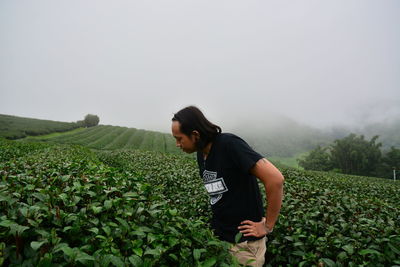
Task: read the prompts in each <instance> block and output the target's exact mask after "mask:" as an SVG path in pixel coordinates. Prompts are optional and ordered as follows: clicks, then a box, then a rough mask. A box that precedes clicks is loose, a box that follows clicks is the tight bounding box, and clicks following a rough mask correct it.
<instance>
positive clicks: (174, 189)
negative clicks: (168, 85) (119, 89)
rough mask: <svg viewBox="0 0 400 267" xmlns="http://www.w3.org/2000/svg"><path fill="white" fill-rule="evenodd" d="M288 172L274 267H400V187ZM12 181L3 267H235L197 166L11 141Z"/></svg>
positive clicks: (146, 154)
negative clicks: (212, 221)
mask: <svg viewBox="0 0 400 267" xmlns="http://www.w3.org/2000/svg"><path fill="white" fill-rule="evenodd" d="M101 128H103V130H104V129H107V126H102V127H101ZM101 128H100V129H101ZM100 129H99V130H100ZM88 130H91V131H94V130H93V129H88ZM137 131H139V130H137ZM118 132H120V133H119V136H121V138H126V136H125V137H123V136H124V135H128V134H127V133H126V132H127V130H126V129H123V128H122V129H118V128H114V129H113V131H110V134H112V133H114V134H117V133H118ZM76 134H78V133H76ZM79 134H83V133H79ZM89 136H90V135H87V136H86V137H85V138H88V137H89ZM129 136H130V138H127V139H129V140H130V141H133V140H132V139H133V138H132V136H135V134H134V133H133V132H132V133H130V134H129ZM88 140H89V139H88ZM142 140H145V138H143V139H142ZM152 140H153V141H152V143H153V145H154V143H155V142H156V141H155V140H157V139H155V138H152ZM160 140H161V139H160ZM92 142H94V141H92ZM113 142H115V143H117V142H119V141H118V139H115V140H114V141H113ZM113 142H112V143H108V145H109V147H112V146H113V145H112V144H113ZM160 142H161V141H160ZM143 143H144V145H143V146H147V145H149V144H150V142H147V141H146V142H143ZM114 145H115V146H117V145H116V144H114ZM281 171H282V173H283V174H284V176H285V197H284V203H283V207H282V211H281V216H280V218H279V221H278V222H277V225H276V227H275V229H274V232H273V233H272V234H271V235H269V236H268V239H269V240H268V243H267V255H266V257H267V264H266V266H397V265H400V260H399V259H400V217H399V216H400V205H399V203H400V184H399V183H398V182H393V181H390V180H385V179H376V178H367V177H357V176H346V175H339V174H332V173H325V172H309V171H301V170H293V169H289V168H287V169H285V168H282V169H281ZM0 178H1V180H0V206H1V209H0V265H1V264H3V265H5V266H21V265H24V266H57V265H58V266H235V263H234V262H233V260H232V259H231V258H230V256H229V254H228V252H227V248H228V247H229V244H228V243H226V242H222V241H218V240H217V239H216V238H215V237H214V236H213V234H212V232H211V231H210V230H209V228H208V220H209V218H210V208H209V204H208V196H207V194H206V192H205V189H204V187H203V185H202V181H201V179H200V177H199V174H198V170H197V166H196V163H195V161H194V159H192V158H189V157H183V156H181V155H176V154H175V155H174V154H167V153H161V152H156V151H153V152H150V151H142V150H115V151H111V150H98V151H90V150H88V149H87V148H85V147H82V146H79V145H63V144H52V143H39V142H32V143H31V142H15V141H6V140H2V139H0Z"/></svg>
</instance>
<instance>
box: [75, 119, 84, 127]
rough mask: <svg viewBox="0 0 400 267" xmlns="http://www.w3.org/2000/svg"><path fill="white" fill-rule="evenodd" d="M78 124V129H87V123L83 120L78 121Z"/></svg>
mask: <svg viewBox="0 0 400 267" xmlns="http://www.w3.org/2000/svg"><path fill="white" fill-rule="evenodd" d="M76 124H77V125H78V127H85V126H86V125H85V121H84V120H81V121H77V122H76Z"/></svg>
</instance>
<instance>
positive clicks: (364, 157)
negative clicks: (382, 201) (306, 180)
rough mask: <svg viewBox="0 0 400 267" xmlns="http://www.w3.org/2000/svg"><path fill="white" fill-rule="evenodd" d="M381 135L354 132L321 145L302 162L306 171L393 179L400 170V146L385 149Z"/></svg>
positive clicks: (300, 161)
mask: <svg viewBox="0 0 400 267" xmlns="http://www.w3.org/2000/svg"><path fill="white" fill-rule="evenodd" d="M378 138H379V136H377V135H376V136H374V137H372V138H371V139H370V140H367V139H365V137H364V136H363V135H356V134H354V133H352V134H350V135H348V136H347V137H344V138H342V139H337V140H335V141H334V142H333V143H332V144H330V145H328V146H325V147H322V146H318V147H317V148H315V149H314V150H312V151H310V153H309V154H308V155H307V156H305V157H303V158H302V159H299V160H298V162H299V165H300V166H301V167H303V168H304V169H306V170H317V171H334V172H339V173H345V174H353V175H362V176H375V177H384V178H392V177H393V169H396V170H400V149H397V148H395V147H393V146H392V147H391V148H390V150H389V151H382V149H381V147H382V143H380V142H377V139H378ZM399 174H400V171H399ZM399 176H400V175H399Z"/></svg>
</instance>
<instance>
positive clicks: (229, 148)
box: [172, 106, 284, 266]
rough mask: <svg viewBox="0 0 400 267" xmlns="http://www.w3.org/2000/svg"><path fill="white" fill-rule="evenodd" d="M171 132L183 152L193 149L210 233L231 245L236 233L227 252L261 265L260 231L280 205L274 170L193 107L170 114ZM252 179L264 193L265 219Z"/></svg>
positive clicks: (279, 185)
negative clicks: (206, 203)
mask: <svg viewBox="0 0 400 267" xmlns="http://www.w3.org/2000/svg"><path fill="white" fill-rule="evenodd" d="M172 135H173V136H174V137H175V139H176V145H177V146H178V147H179V148H181V149H182V150H183V151H184V152H186V153H193V152H197V162H198V165H199V170H200V176H201V177H202V178H203V181H204V185H205V187H206V189H207V191H208V193H209V195H210V204H211V208H212V213H213V216H212V220H211V226H212V228H213V230H214V233H215V234H216V235H217V236H218V237H219V238H220V239H222V240H225V241H228V242H231V243H235V237H236V236H237V234H238V233H239V232H240V233H242V237H241V238H240V241H239V243H237V244H236V245H233V246H232V248H231V249H230V253H231V254H232V255H233V256H235V257H236V258H237V259H238V261H239V263H241V264H249V265H251V266H263V264H264V261H265V259H264V257H265V252H266V244H265V243H266V235H268V234H269V233H271V232H272V230H273V229H274V226H275V222H276V220H277V218H278V215H279V211H280V208H281V205H282V198H283V181H284V178H283V176H282V174H281V173H280V171H279V170H278V169H277V168H276V167H275V166H274V165H272V164H271V163H270V162H269V161H268V160H266V159H265V158H263V157H262V156H261V155H260V154H258V153H257V152H255V151H254V150H253V149H252V148H250V146H249V145H248V144H247V143H246V142H245V141H244V140H242V139H241V138H240V137H238V136H236V135H233V134H229V133H221V128H220V127H219V126H217V125H214V124H213V123H211V122H210V121H208V120H207V119H206V118H205V116H204V115H203V113H202V112H201V111H200V110H199V109H198V108H196V107H194V106H189V107H186V108H184V109H182V110H180V111H179V112H177V113H176V114H175V115H174V117H173V118H172ZM256 178H258V179H260V180H261V182H262V183H263V184H264V187H265V190H266V193H267V203H268V205H267V206H268V207H267V210H266V214H267V216H265V217H264V211H263V204H262V199H261V194H260V190H259V188H258V184H257V179H256Z"/></svg>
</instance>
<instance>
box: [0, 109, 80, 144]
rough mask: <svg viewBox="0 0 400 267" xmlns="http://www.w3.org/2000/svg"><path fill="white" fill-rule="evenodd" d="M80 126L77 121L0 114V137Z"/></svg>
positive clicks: (26, 134) (50, 131)
mask: <svg viewBox="0 0 400 267" xmlns="http://www.w3.org/2000/svg"><path fill="white" fill-rule="evenodd" d="M78 127H79V126H78V124H77V123H75V122H60V121H50V120H39V119H32V118H23V117H17V116H11V115H4V114H0V137H4V138H8V139H18V138H24V137H26V136H29V135H31V136H32V135H33V136H35V135H41V134H49V133H54V132H65V131H70V130H72V129H75V128H78Z"/></svg>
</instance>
